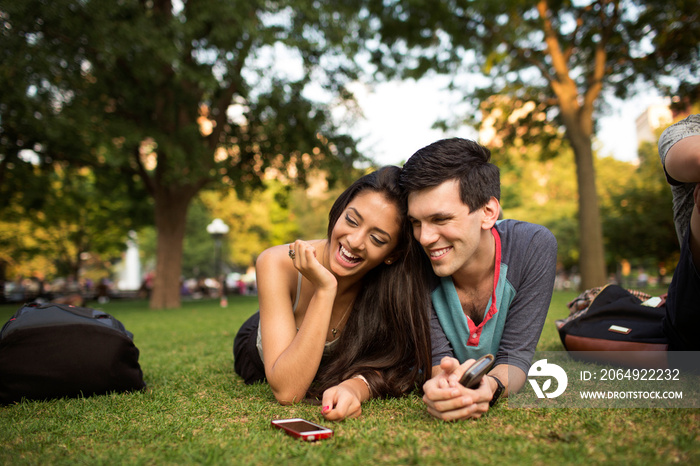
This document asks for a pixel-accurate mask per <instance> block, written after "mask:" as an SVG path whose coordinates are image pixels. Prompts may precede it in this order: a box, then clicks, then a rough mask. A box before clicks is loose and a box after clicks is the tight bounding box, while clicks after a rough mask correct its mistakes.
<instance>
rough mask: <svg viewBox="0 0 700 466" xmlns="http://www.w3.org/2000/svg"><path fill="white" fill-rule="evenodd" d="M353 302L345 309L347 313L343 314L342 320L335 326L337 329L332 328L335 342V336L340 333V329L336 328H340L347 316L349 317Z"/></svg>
mask: <svg viewBox="0 0 700 466" xmlns="http://www.w3.org/2000/svg"><path fill="white" fill-rule="evenodd" d="M352 303H353V302H352V301H350V304H348V307H347V308H346V309H345V312H344V313H343V316H342V317H341V318H340V320H339V321H338V323H337V324H335V327H332V328H331V333H332V334H333V339H334V340H335V336H336V335H337V333H338V329H337V328H336V327H339V326H340V324H341V323H342V322H343V319H345V316H346V315H348V311H349V310H350V307H352Z"/></svg>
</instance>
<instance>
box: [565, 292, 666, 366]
mask: <svg viewBox="0 0 700 466" xmlns="http://www.w3.org/2000/svg"><path fill="white" fill-rule="evenodd" d="M648 298H651V296H648V295H645V294H644V293H641V292H639V291H636V290H626V289H624V288H622V287H620V286H618V285H614V284H610V285H607V286H605V287H603V288H596V289H591V290H587V291H586V292H584V293H583V294H582V295H581V296H579V297H578V298H577V299H575V300H574V301H572V302H571V303H569V309H570V315H569V317H567V318H566V319H563V320H558V321H556V325H557V329H558V331H559V337H560V338H561V342H562V344H563V345H564V348H566V350H567V351H569V352H571V353H572V355H573V356H574V358H576V359H587V360H590V361H599V362H607V363H613V364H622V365H626V366H633V367H665V365H666V364H667V355H666V351H668V339H667V338H666V335H665V334H664V331H663V318H664V315H665V307H664V301H661V303H658V304H657V303H654V306H653V307H652V306H650V305H648V304H646V300H647V299H648ZM643 303H645V304H643ZM587 354H589V355H588V356H587Z"/></svg>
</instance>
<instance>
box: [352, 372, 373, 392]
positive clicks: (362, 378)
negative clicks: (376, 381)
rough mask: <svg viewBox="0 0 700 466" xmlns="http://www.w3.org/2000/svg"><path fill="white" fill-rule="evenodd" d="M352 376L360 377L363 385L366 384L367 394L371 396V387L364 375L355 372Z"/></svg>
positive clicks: (354, 377)
mask: <svg viewBox="0 0 700 466" xmlns="http://www.w3.org/2000/svg"><path fill="white" fill-rule="evenodd" d="M352 378H353V379H360V380H362V381H363V382H364V383H365V385H367V390H368V391H369V396H370V398H371V397H372V387H371V386H370V385H369V382H368V381H367V379H366V378H365V376H363V375H360V374H357V375H353V376H352Z"/></svg>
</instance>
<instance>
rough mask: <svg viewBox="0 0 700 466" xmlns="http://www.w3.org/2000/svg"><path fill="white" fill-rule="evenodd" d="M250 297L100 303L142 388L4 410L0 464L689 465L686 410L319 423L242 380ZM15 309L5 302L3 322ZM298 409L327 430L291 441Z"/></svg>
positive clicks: (412, 408)
mask: <svg viewBox="0 0 700 466" xmlns="http://www.w3.org/2000/svg"><path fill="white" fill-rule="evenodd" d="M575 296H576V293H574V292H557V293H555V294H554V299H553V301H552V307H551V310H550V312H549V315H548V319H547V322H546V324H545V329H544V331H543V334H542V338H541V341H540V343H539V346H538V349H541V350H551V351H557V350H561V343H560V342H559V336H558V335H557V333H556V329H555V327H554V319H557V318H562V317H564V316H565V315H566V313H567V309H566V307H565V304H566V303H567V302H568V301H570V300H571V299H573V298H574V297H575ZM256 307H257V300H256V299H255V298H253V297H232V298H231V299H230V301H229V306H228V307H227V308H220V307H219V303H218V301H215V300H202V301H186V302H184V303H183V307H182V308H181V309H176V310H171V311H169V312H168V314H167V316H166V315H164V314H163V313H162V312H152V311H149V310H148V308H147V303H145V302H143V301H140V302H138V301H137V302H127V301H121V302H120V301H112V302H110V303H107V304H104V305H103V308H104V310H105V311H106V312H109V313H111V314H113V315H114V316H116V317H117V318H118V319H120V320H121V321H122V322H123V323H124V325H125V326H126V328H127V329H129V330H130V331H132V332H133V333H134V338H135V344H136V345H137V347H138V348H139V350H140V359H139V362H140V364H141V367H142V369H143V371H144V376H145V380H146V382H147V384H148V388H147V390H146V391H144V392H139V393H131V394H113V395H104V396H97V397H90V398H78V399H61V400H52V401H31V402H24V403H20V404H16V405H12V406H7V407H2V408H0V443H2V445H3V448H2V449H0V463H3V464H12V465H25V464H261V465H267V464H332V465H335V464H337V465H346V464H367V463H372V464H436V465H438V464H445V463H452V464H465V463H468V464H475V465H479V464H493V462H494V459H495V458H497V459H498V461H499V462H504V463H513V464H581V465H584V464H585V465H588V464H591V463H595V464H597V463H609V464H629V463H633V464H649V463H651V464H697V463H698V462H699V461H700V447H699V444H698V438H697V437H698V431H699V429H700V419H699V418H698V415H697V410H695V409H513V408H511V407H509V404H508V401H507V400H504V401H503V402H501V403H499V404H498V405H497V406H496V407H494V408H493V409H492V410H490V412H489V413H488V414H487V415H486V416H485V417H484V418H482V419H480V420H477V421H470V422H453V423H447V422H440V421H437V420H435V419H434V418H432V417H431V416H430V415H429V414H428V413H427V412H426V409H425V405H424V404H423V402H422V400H421V395H420V394H419V393H418V392H416V393H414V394H411V395H410V396H407V397H405V398H401V399H388V400H373V401H370V402H368V403H365V404H364V405H363V407H362V411H363V412H362V415H361V416H360V417H359V418H357V419H348V420H346V421H343V422H338V423H328V422H326V421H324V419H323V417H322V416H321V414H320V407H319V406H314V405H311V404H308V403H300V404H296V405H293V406H281V405H279V404H278V403H277V402H276V401H275V399H274V397H273V395H272V392H271V390H270V387H269V386H268V385H267V384H256V385H244V384H243V382H242V380H241V379H240V378H239V377H238V376H236V375H235V374H234V372H233V364H232V362H233V360H232V355H231V346H232V342H233V338H234V335H235V334H236V331H237V329H238V328H239V326H240V325H241V324H242V323H243V322H244V320H245V319H246V318H247V317H248V316H249V315H250V314H252V313H253V312H254V311H255V309H256ZM15 310H16V307H10V306H1V307H0V321H2V322H4V321H5V320H6V319H7V318H9V316H10V315H11V314H12V313H13V312H14V311H15ZM287 417H303V418H307V419H309V420H312V421H315V422H318V423H321V424H322V425H328V426H329V427H331V428H332V429H333V430H334V431H335V434H334V437H333V438H332V439H330V440H324V441H322V442H317V443H305V442H301V441H299V440H295V439H293V438H291V437H289V436H287V435H285V434H284V433H282V432H281V431H278V430H275V429H273V428H272V427H271V426H270V420H271V419H275V418H287Z"/></svg>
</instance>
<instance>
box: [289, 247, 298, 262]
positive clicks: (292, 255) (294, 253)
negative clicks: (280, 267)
mask: <svg viewBox="0 0 700 466" xmlns="http://www.w3.org/2000/svg"><path fill="white" fill-rule="evenodd" d="M296 255H297V253H296V252H294V249H290V250H289V258H290V259H292V260H294V258H295V257H296Z"/></svg>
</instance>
